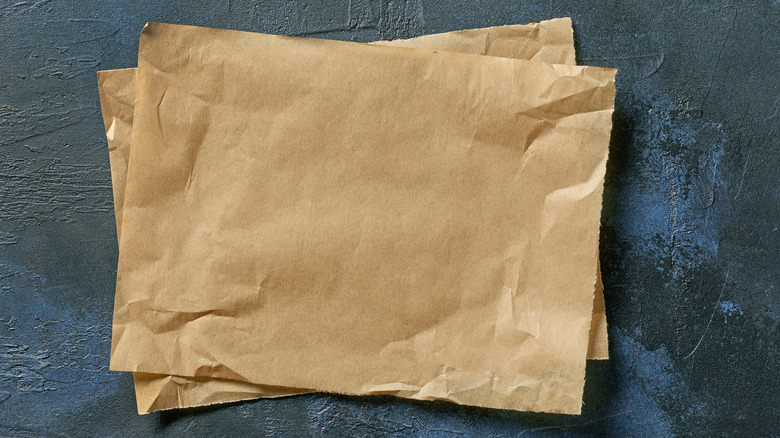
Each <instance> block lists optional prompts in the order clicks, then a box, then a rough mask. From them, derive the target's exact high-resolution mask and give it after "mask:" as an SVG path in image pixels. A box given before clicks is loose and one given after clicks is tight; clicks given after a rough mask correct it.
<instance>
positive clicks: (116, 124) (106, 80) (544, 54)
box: [98, 18, 608, 414]
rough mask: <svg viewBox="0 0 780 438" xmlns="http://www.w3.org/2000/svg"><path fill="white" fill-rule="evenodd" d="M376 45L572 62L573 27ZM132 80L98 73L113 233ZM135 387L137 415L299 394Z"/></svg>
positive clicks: (233, 386) (139, 380)
mask: <svg viewBox="0 0 780 438" xmlns="http://www.w3.org/2000/svg"><path fill="white" fill-rule="evenodd" d="M375 44H385V45H398V46H402V47H415V45H419V46H421V47H424V48H428V49H433V50H446V51H454V52H462V53H475V54H482V55H487V54H490V55H492V56H501V57H508V58H516V59H534V60H539V61H543V62H551V63H563V64H574V45H573V39H572V26H571V20H570V19H568V18H559V19H554V20H548V21H543V22H540V23H531V24H525V25H510V26H498V27H490V28H481V29H471V30H465V31H456V32H448V33H444V34H434V35H426V36H422V37H418V38H413V39H409V40H396V41H391V42H387V41H380V42H376V43H375ZM135 76H136V69H135V68H132V69H121V70H109V71H102V72H98V80H99V91H100V97H101V110H102V113H103V117H104V123H105V128H106V136H107V139H108V144H109V158H110V163H111V171H112V180H113V187H114V200H115V211H116V218H117V234H119V232H120V229H121V211H122V202H123V198H124V186H125V178H126V173H127V159H128V157H129V153H130V129H131V126H132V117H133V107H134V104H135V80H136V78H135ZM595 293H596V296H595V301H594V312H593V320H592V325H591V331H590V339H589V343H588V355H587V358H588V359H607V358H608V348H607V345H608V343H607V330H606V315H605V312H604V298H603V286H602V285H601V275H600V273H599V274H597V284H596V291H595ZM134 383H135V388H136V399H137V402H138V411H139V413H141V414H145V413H149V412H153V411H156V410H160V409H173V408H182V407H189V406H201V405H207V404H213V403H226V402H232V401H239V400H246V399H252V398H259V397H278V396H284V395H290V394H297V393H300V392H301V391H302V390H299V389H292V388H277V387H267V386H265V385H255V384H251V383H247V382H238V381H231V380H226V379H210V378H191V377H181V376H166V375H156V374H145V373H134Z"/></svg>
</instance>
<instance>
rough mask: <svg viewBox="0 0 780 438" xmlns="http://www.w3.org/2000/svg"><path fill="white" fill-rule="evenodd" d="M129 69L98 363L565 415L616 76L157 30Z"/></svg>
mask: <svg viewBox="0 0 780 438" xmlns="http://www.w3.org/2000/svg"><path fill="white" fill-rule="evenodd" d="M227 47H230V48H235V47H238V48H240V50H226V48H227ZM326 55H327V56H326ZM260 59H272V60H274V61H273V62H272V63H266V64H265V65H263V68H262V69H258V68H257V67H256V64H257V61H258V60H260ZM247 60H251V61H249V62H248V61H247ZM301 64H303V65H301ZM139 67H140V69H139V88H138V93H137V103H136V118H135V120H134V127H133V148H132V150H131V157H132V159H131V162H130V167H129V170H128V187H127V191H126V199H125V205H124V208H125V213H124V216H123V223H122V239H121V244H120V248H121V251H120V266H119V281H118V290H117V307H116V314H115V317H116V318H115V325H114V328H115V331H114V345H113V347H114V348H113V355H112V368H114V369H120V370H126V371H146V372H157V373H170V374H182V375H190V376H200V375H204V376H215V377H225V378H234V379H238V380H248V381H254V382H258V381H262V382H266V383H271V384H278V385H283V386H293V387H299V386H300V387H312V388H315V389H321V390H331V391H338V392H345V393H378V392H385V393H396V394H399V395H402V396H408V397H415V398H444V399H448V400H453V401H456V402H461V403H469V404H477V405H482V406H490V407H506V408H513V409H531V410H549V411H563V412H575V411H576V412H578V411H579V405H580V396H581V389H582V377H583V373H584V359H585V349H586V344H587V334H588V331H589V328H590V320H591V318H590V313H591V311H592V305H593V303H592V296H593V294H592V291H593V286H594V283H593V282H594V280H595V275H594V272H593V270H592V268H587V267H586V266H585V265H589V266H592V265H593V264H595V262H596V258H595V254H596V248H597V247H596V242H597V228H598V211H599V208H600V193H601V189H600V187H601V182H602V178H603V164H604V162H605V161H606V144H607V143H608V138H609V116H610V114H611V107H612V97H613V93H614V86H613V83H612V80H613V76H614V71H612V70H604V69H596V68H587V67H586V68H582V67H567V66H550V65H546V64H541V63H532V62H525V63H524V62H522V61H512V60H505V59H497V58H490V57H476V56H467V55H451V54H441V53H440V54H431V53H426V52H424V51H413V50H400V49H392V48H379V47H370V46H366V45H359V44H350V43H335V42H326V41H312V40H301V39H292V38H280V37H271V36H263V35H255V34H245V33H240V32H230V31H216V30H207V29H197V28H189V27H183V26H173V25H150V26H148V27H147V28H146V29H145V31H144V35H143V37H142V43H141V53H140V56H139ZM215 69H216V70H215ZM163 72H165V73H163ZM464 72H466V73H468V74H465V75H464ZM181 73H185V74H181ZM333 75H336V76H337V77H341V78H343V79H344V80H343V81H332V80H328V79H326V78H331V77H332V76H333ZM247 81H248V82H247ZM393 81H396V82H393ZM242 83H243V84H249V83H251V84H252V85H253V86H254V88H252V87H246V86H242ZM352 83H355V84H361V86H362V87H359V88H358V89H357V90H356V89H355V88H354V87H352V85H351V84H352ZM518 83H519V84H525V86H524V87H522V89H520V87H517V86H516V84H518ZM366 85H368V87H367V88H364V87H365V86H366ZM192 90H195V93H194V94H193V93H192V92H191V91H192ZM399 95H400V96H402V97H403V98H404V99H397V97H398V96H399ZM391 96H392V98H390V97H391ZM342 98H346V100H341V99H342ZM399 102H403V103H404V105H403V106H401V107H399V105H398V103H399ZM226 108H230V110H229V112H225V109H226ZM236 110H238V114H236ZM279 114H282V115H284V116H283V117H278V115H279ZM323 114H324V115H325V116H323ZM391 120H392V121H393V122H391V123H388V122H389V121H391ZM210 122H214V123H210ZM356 127H357V128H358V129H357V130H356V131H355V128H356ZM377 138H379V139H381V141H379V142H377V141H368V142H367V141H365V140H364V139H377ZM258 139H265V140H264V141H261V142H258V141H257V140H258ZM507 139H511V142H510V143H507ZM563 140H566V141H567V143H569V144H567V148H566V149H565V150H562V149H561V147H560V144H561V142H562V141H563ZM548 143H549V144H548ZM571 143H574V144H573V146H572V145H571ZM315 144H317V145H318V146H317V147H314V145H315ZM420 145H427V147H420ZM345 146H346V148H345ZM529 146H530V149H529V150H528V152H525V151H526V148H528V147H529ZM291 148H292V149H291ZM471 151H473V152H474V153H471ZM378 154H379V155H378ZM571 154H574V156H572V157H569V155H571ZM378 156H381V158H382V159H381V160H378V161H377V159H376V158H377V157H378ZM575 157H576V158H575ZM197 163H202V164H201V165H200V166H196V165H197ZM205 163H208V165H204V164H205ZM315 163H316V164H315ZM561 163H563V164H564V165H565V166H569V167H572V166H573V167H575V168H573V169H572V168H566V169H562V170H561V169H558V170H559V171H560V172H559V173H558V172H553V173H550V171H551V170H556V166H558V165H560V164H561ZM572 163H576V165H574V164H572ZM201 166H202V167H201ZM134 169H136V170H134ZM222 169H224V170H227V169H231V170H230V177H229V178H227V179H224V178H223V176H222V174H221V173H222ZM134 175H135V177H134ZM271 176H273V177H271ZM220 181H222V182H221V183H220ZM391 188H392V190H390V189H391ZM521 188H522V190H521ZM215 190H216V191H215ZM188 194H192V196H188ZM499 195H500V196H499ZM253 199H256V200H258V201H260V202H254V201H253ZM193 200H194V202H193ZM261 200H262V201H261ZM356 201H357V202H356ZM518 201H519V202H518ZM523 201H525V202H523ZM410 203H411V204H410ZM518 205H520V206H522V208H520V209H519V210H518V207H517V206H518ZM575 207H576V208H575ZM315 211H316V212H317V214H314V215H312V214H311V213H314V212H315ZM524 211H527V212H528V213H524ZM155 212H161V213H162V212H164V214H159V213H155ZM380 212H381V213H380ZM312 218H315V219H316V220H315V222H314V223H311V222H310V221H311V219H312ZM279 221H281V222H279ZM486 223H489V224H491V227H490V228H488V229H481V228H480V229H479V230H477V229H475V228H474V225H472V224H482V226H484V224H486ZM201 226H204V227H201ZM478 226H479V225H478ZM214 229H221V230H226V232H225V233H223V234H222V235H220V236H217V235H213V234H209V231H208V230H214ZM522 230H525V231H526V233H525V234H523V233H521V232H520V231H522ZM534 230H535V231H534ZM477 231H478V232H477ZM529 232H530V234H529ZM507 236H509V241H507ZM518 236H519V237H518ZM499 242H500V243H499ZM572 245H574V246H577V248H569V247H570V246H572ZM285 246H286V247H285ZM560 246H564V247H567V248H566V251H560V249H561V248H560ZM161 250H162V252H160V251H161ZM301 250H303V251H301ZM585 250H587V251H585ZM530 254H534V256H533V257H530ZM455 255H457V257H455ZM234 256H235V257H238V258H240V260H236V259H235V257H234ZM182 257H184V258H182ZM231 258H232V259H231ZM228 259H230V260H228ZM442 262H444V263H442ZM557 270H560V271H561V272H563V273H565V274H561V272H556V271H557ZM399 273H400V274H401V275H399ZM161 274H164V275H163V276H162V277H161V276H160V275H161ZM518 274H519V275H520V278H516V275H518ZM553 274H554V275H553ZM214 281H217V283H214ZM216 290H220V293H218V294H213V293H212V292H211V291H216ZM296 291H298V292H296ZM301 291H308V292H307V293H306V294H303V295H301V294H300V292H301ZM356 291H358V292H359V294H358V295H355V292H356ZM421 291H422V292H423V293H420V292H421ZM564 291H565V292H564ZM364 296H381V297H382V298H383V300H376V299H374V300H368V299H363V298H362V297H364ZM542 301H544V302H547V301H550V303H546V304H547V305H543V306H540V303H541V302H542ZM529 309H533V310H534V312H530V313H529V312H528V310H529ZM548 309H550V310H548ZM537 310H538V312H539V313H538V314H537V313H536V311H537ZM546 312H552V313H551V315H564V317H563V318H557V321H556V319H555V318H544V317H542V313H546ZM523 314H524V315H523ZM296 315H297V316H296ZM323 318H324V319H323ZM496 321H497V323H496ZM553 322H563V324H558V323H553ZM485 325H486V326H485ZM456 328H457V329H456ZM464 328H466V330H464ZM469 328H471V329H469ZM235 330H239V331H240V332H243V333H245V335H244V336H236V335H237V333H236V332H235ZM231 332H232V333H231ZM204 335H205V336H204ZM223 335H224V336H223ZM464 336H465V338H464ZM174 339H178V341H174ZM464 345H469V346H470V348H467V349H465V350H464V348H463V346H464ZM507 345H510V346H516V345H520V346H521V348H519V349H517V348H511V349H506V346H507ZM258 348H259V349H258ZM277 353H278V354H277ZM580 353H581V354H580ZM529 354H530V355H529ZM234 355H238V357H231V356H234ZM531 357H533V358H534V359H535V360H529V358H531ZM539 358H541V360H539ZM574 358H576V359H574ZM485 362H488V363H485ZM323 364H328V365H329V366H327V367H325V366H323ZM301 369H303V370H305V371H306V372H301V371H300V370H301ZM344 370H349V372H347V373H344ZM517 370H520V372H518V371H517ZM551 373H552V374H551ZM393 376H409V378H408V379H404V381H399V380H398V379H397V378H395V379H394V377H393ZM365 382H369V384H368V385H366V384H365ZM299 383H302V384H299Z"/></svg>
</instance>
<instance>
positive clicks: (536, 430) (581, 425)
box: [518, 409, 633, 436]
mask: <svg viewBox="0 0 780 438" xmlns="http://www.w3.org/2000/svg"><path fill="white" fill-rule="evenodd" d="M631 412H633V410H631V409H629V410H627V411H623V412H618V413H617V414H612V415H607V416H606V417H600V418H594V419H593V420H590V421H586V422H584V423H580V424H570V425H565V426H545V427H537V428H535V429H526V430H524V431H522V432H520V434H519V435H518V436H523V435H525V434H526V433H527V432H538V431H540V430H550V429H560V430H566V429H571V428H575V427H585V426H588V425H591V424H593V423H596V422H599V421H603V420H609V419H610V418H615V417H620V416H621V415H626V414H630V413H631Z"/></svg>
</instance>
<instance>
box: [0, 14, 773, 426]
mask: <svg viewBox="0 0 780 438" xmlns="http://www.w3.org/2000/svg"><path fill="white" fill-rule="evenodd" d="M142 3H143V4H142ZM559 16H571V17H572V18H573V20H574V24H575V36H576V39H577V43H578V45H577V49H578V59H579V61H580V62H582V63H587V64H593V65H600V66H611V67H618V68H619V69H620V73H619V75H618V94H617V101H616V104H617V109H616V112H615V119H614V120H615V129H614V133H613V144H612V149H611V159H610V162H609V169H608V177H607V182H606V187H605V195H604V197H605V204H604V205H605V207H604V214H603V221H602V246H601V248H602V255H601V257H602V266H603V271H604V280H605V285H606V303H607V316H608V319H609V323H610V329H609V334H610V341H611V346H610V353H611V355H612V360H610V361H608V362H595V363H591V364H590V365H589V366H588V376H587V385H586V388H585V406H584V410H583V414H582V416H579V417H572V416H560V415H541V414H526V413H516V412H508V411H498V410H488V409H478V408H471V407H461V406H456V405H452V404H448V403H444V402H433V403H423V402H414V401H407V400H400V399H395V398H392V397H340V396H330V395H305V396H299V397H291V398H287V399H282V400H263V401H254V402H246V403H238V404H233V405H230V406H225V407H215V408H208V409H194V410H184V411H178V412H170V413H162V414H159V413H158V414H152V415H147V416H138V415H137V414H136V413H135V401H134V396H133V389H132V380H131V378H130V376H129V375H127V374H119V373H113V372H109V371H108V356H109V346H110V331H111V330H110V324H111V311H112V306H113V291H114V277H115V269H116V258H117V246H116V235H115V227H114V218H113V211H112V198H111V182H110V173H109V167H108V153H107V149H106V141H105V137H104V135H103V127H102V121H101V117H100V112H99V103H98V94H97V84H96V80H95V71H96V70H102V69H111V68H123V67H131V66H134V65H135V63H136V61H135V56H136V55H135V54H136V50H137V44H138V33H139V31H140V30H141V28H142V27H143V24H144V23H145V22H147V21H164V22H173V23H183V24H195V25H202V26H213V27H225V28H232V29H240V30H250V31H260V32H267V33H281V34H288V35H301V36H315V37H322V38H334V39H352V40H356V41H370V40H375V39H380V38H382V39H388V38H400V37H412V36H417V35H422V34H426V33H435V32H443V31H449V30H456V29H464V28H473V27H482V26H492V25H500V24H510V23H525V22H532V21H539V20H543V19H548V18H553V17H559ZM258 62H263V60H258ZM779 72H780V2H778V1H777V0H774V1H749V0H748V1H735V2H734V3H729V2H720V1H701V0H692V1H669V2H661V1H658V0H642V1H639V2H637V1H629V0H626V1H611V2H583V1H580V0H567V1H556V2H552V1H525V2H507V1H501V0H494V1H473V0H472V1H466V0H461V1H434V0H407V1H404V0H393V1H389V0H342V1H327V2H311V3H309V2H304V1H275V2H272V1H251V0H232V1H222V2H217V1H215V2H203V3H202V4H201V5H198V6H194V5H192V4H191V2H189V1H183V0H180V1H177V0H168V1H159V2H136V1H121V0H102V1H97V0H89V1H86V0H82V1H76V0H73V1H57V0H37V1H34V0H27V1H24V0H0V435H2V436H6V435H8V436H29V437H33V436H146V435H152V434H154V433H157V434H159V435H162V436H184V435H188V436H189V435H191V436H225V435H238V436H243V435H264V434H269V435H270V434H273V435H280V436H301V435H326V436H344V435H349V436H352V435H354V436H384V435H399V436H401V435H418V436H521V435H522V436H618V437H622V436H697V437H708V436H740V437H741V436H751V437H752V436H780V411H779V408H778V406H779V405H780V389H779V388H780V382H779V380H778V379H779V377H778V373H779V372H780V367H779V366H778V364H780V350H779V349H778V339H780V336H779V335H780V329H779V328H778V310H779V309H778V306H780V301H779V299H778V291H777V287H776V286H777V278H778V261H779V260H780V243H779V242H778V229H777V227H778V217H779V216H780V215H779V214H778V213H779V210H780V208H779V207H778V206H779V205H780V202H779V201H780V181H779V179H780V178H778V173H779V172H778V165H779V164H780V163H778V152H779V151H778V143H779V141H778V135H780V73H779Z"/></svg>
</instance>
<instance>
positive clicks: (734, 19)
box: [701, 10, 739, 108]
mask: <svg viewBox="0 0 780 438" xmlns="http://www.w3.org/2000/svg"><path fill="white" fill-rule="evenodd" d="M738 15H739V10H735V11H734V17H732V19H731V24H730V25H729V29H728V30H727V31H726V36H724V37H723V42H722V43H721V45H720V49H719V50H718V56H716V57H715V63H714V64H713V67H712V73H710V79H709V80H708V81H707V92H706V93H705V94H704V98H703V99H702V100H701V106H702V108H703V107H704V104H705V103H707V99H709V97H710V93H711V92H712V82H713V81H714V79H715V73H716V72H717V71H718V67H719V66H720V58H721V55H723V51H724V50H725V49H726V43H727V42H728V40H729V36H730V35H731V31H732V30H733V29H734V25H735V24H736V22H737V16H738Z"/></svg>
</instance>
